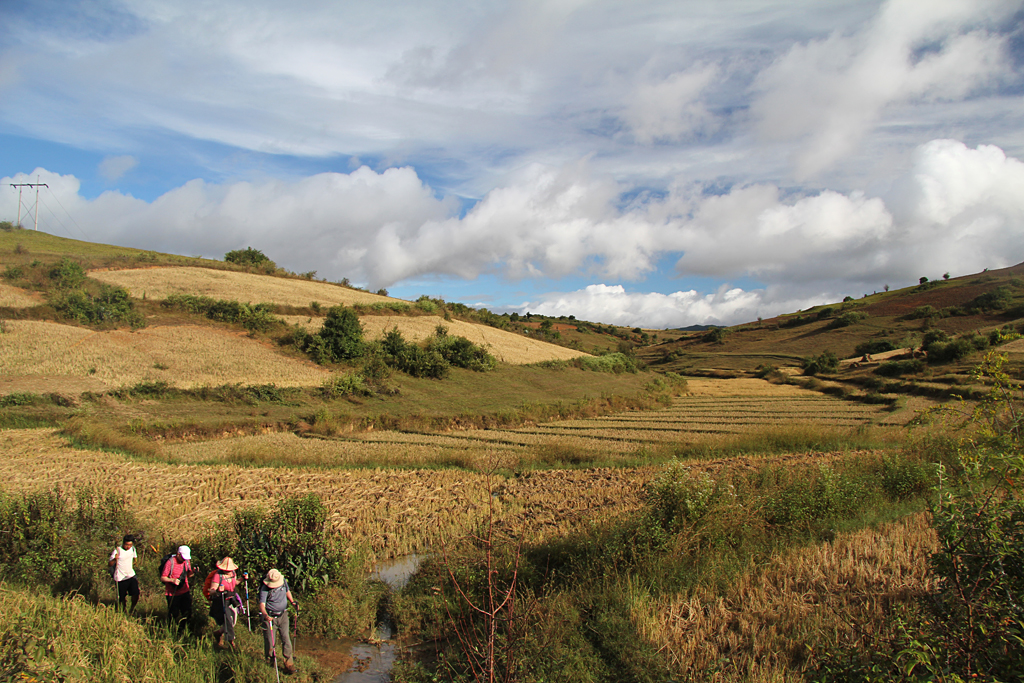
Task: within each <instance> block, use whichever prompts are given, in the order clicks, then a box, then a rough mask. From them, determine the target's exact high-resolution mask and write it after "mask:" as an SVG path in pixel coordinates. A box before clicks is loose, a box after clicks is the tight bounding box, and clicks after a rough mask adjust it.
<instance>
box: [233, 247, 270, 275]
mask: <svg viewBox="0 0 1024 683" xmlns="http://www.w3.org/2000/svg"><path fill="white" fill-rule="evenodd" d="M224 260H225V261H227V262H228V263H234V264H236V265H239V266H249V267H252V268H259V269H261V270H265V271H272V270H274V269H276V268H277V264H276V263H274V262H273V261H271V260H270V259H269V258H267V256H266V254H264V253H263V252H262V251H260V250H259V249H253V248H252V247H246V248H245V249H235V250H234V251H229V252H228V253H226V254H224Z"/></svg>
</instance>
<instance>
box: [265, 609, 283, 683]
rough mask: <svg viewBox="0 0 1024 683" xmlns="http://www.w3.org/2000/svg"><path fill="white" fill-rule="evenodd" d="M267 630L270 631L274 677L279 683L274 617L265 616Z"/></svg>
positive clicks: (279, 674)
mask: <svg viewBox="0 0 1024 683" xmlns="http://www.w3.org/2000/svg"><path fill="white" fill-rule="evenodd" d="M267 628H268V629H269V631H270V658H271V659H273V660H274V676H275V677H276V678H277V683H281V672H280V671H278V670H277V643H276V642H275V641H274V617H272V616H270V615H269V614H268V615H267Z"/></svg>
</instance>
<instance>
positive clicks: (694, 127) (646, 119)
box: [623, 64, 719, 144]
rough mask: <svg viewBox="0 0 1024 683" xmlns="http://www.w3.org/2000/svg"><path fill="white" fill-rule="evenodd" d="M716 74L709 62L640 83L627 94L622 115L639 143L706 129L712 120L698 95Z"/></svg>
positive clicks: (716, 67)
mask: <svg viewBox="0 0 1024 683" xmlns="http://www.w3.org/2000/svg"><path fill="white" fill-rule="evenodd" d="M718 76H719V68H718V66H717V65H714V64H709V65H699V66H695V67H693V68H691V69H688V70H686V71H681V72H678V73H674V74H672V75H671V76H669V77H668V78H666V79H664V80H662V81H660V82H656V83H642V84H640V85H638V86H637V87H636V89H635V90H634V91H633V92H632V93H631V94H630V97H629V101H628V103H627V106H626V111H625V114H624V115H623V118H624V119H625V121H626V123H627V124H628V125H629V126H630V128H631V129H632V131H633V135H634V136H635V137H636V139H637V140H638V141H639V142H641V143H643V144H650V143H652V142H656V141H678V140H681V139H684V138H687V137H689V136H691V135H694V134H698V133H705V132H710V131H711V130H713V129H714V127H715V120H714V116H713V115H712V114H711V112H710V111H708V109H707V106H706V105H705V104H704V102H703V101H702V99H701V96H702V94H703V92H704V90H705V89H706V88H707V87H708V85H709V84H711V83H712V82H713V81H714V80H715V79H716V78H717V77H718Z"/></svg>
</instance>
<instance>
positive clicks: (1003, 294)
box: [964, 287, 1013, 313]
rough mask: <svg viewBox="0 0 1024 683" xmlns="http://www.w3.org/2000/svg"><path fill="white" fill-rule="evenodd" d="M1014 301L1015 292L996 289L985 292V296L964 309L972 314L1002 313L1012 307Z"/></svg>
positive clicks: (1007, 288)
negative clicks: (1011, 303)
mask: <svg viewBox="0 0 1024 683" xmlns="http://www.w3.org/2000/svg"><path fill="white" fill-rule="evenodd" d="M1012 300H1013V292H1011V291H1010V288H1009V287H996V288H995V289H993V290H991V291H989V292H985V293H984V294H982V295H980V296H976V297H975V298H973V299H971V301H970V302H968V303H967V304H966V305H965V306H964V308H966V309H967V310H968V311H970V312H972V313H975V312H986V311H1002V310H1004V309H1006V307H1007V306H1009V305H1010V302H1011V301H1012Z"/></svg>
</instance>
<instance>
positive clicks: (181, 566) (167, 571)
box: [160, 545, 195, 632]
mask: <svg viewBox="0 0 1024 683" xmlns="http://www.w3.org/2000/svg"><path fill="white" fill-rule="evenodd" d="M193 576H195V572H194V571H192V551H191V550H190V549H189V547H188V546H187V545H182V546H178V552H177V553H176V554H175V555H174V557H172V558H171V559H170V560H168V561H167V564H165V565H164V569H163V572H162V573H161V574H160V580H161V581H163V582H164V597H166V598H167V618H168V620H169V621H170V622H171V623H172V624H173V623H174V622H177V623H178V631H179V632H182V631H184V630H185V626H186V624H188V622H189V620H190V619H191V618H192V586H191V585H190V584H189V580H190V579H191V578H192V577H193Z"/></svg>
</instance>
